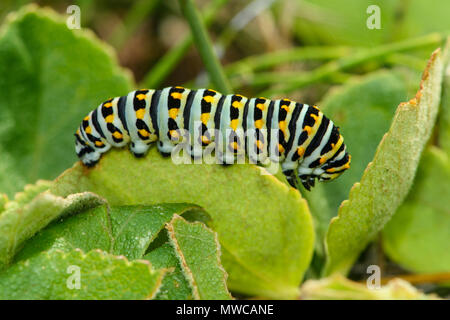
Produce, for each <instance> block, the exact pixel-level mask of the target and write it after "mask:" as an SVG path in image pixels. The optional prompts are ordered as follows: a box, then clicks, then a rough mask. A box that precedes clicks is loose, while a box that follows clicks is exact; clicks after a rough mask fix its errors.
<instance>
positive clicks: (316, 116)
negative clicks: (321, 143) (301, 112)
mask: <svg viewBox="0 0 450 320" xmlns="http://www.w3.org/2000/svg"><path fill="white" fill-rule="evenodd" d="M311 118H313V119H314V121H317V119H319V116H318V115H315V114H314V113H311Z"/></svg>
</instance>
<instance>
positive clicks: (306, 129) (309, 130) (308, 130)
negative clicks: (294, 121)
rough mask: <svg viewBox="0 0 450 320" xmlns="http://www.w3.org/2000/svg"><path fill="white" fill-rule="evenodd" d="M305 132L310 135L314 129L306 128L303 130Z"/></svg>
mask: <svg viewBox="0 0 450 320" xmlns="http://www.w3.org/2000/svg"><path fill="white" fill-rule="evenodd" d="M303 130H305V131H306V132H307V133H308V134H311V132H312V128H311V127H310V126H305V128H303Z"/></svg>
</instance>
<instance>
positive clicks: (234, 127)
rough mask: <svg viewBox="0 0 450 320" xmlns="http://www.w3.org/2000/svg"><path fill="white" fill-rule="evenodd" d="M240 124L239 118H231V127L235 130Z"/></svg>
mask: <svg viewBox="0 0 450 320" xmlns="http://www.w3.org/2000/svg"><path fill="white" fill-rule="evenodd" d="M238 124H239V119H234V120H231V123H230V127H231V128H232V129H233V130H234V131H236V129H237V126H238Z"/></svg>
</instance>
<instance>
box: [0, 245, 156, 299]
mask: <svg viewBox="0 0 450 320" xmlns="http://www.w3.org/2000/svg"><path fill="white" fill-rule="evenodd" d="M78 272H79V273H78ZM164 273H165V270H164V269H160V270H154V269H153V268H152V267H151V265H150V263H149V262H148V261H146V260H136V261H131V262H129V261H128V260H127V259H126V258H124V257H116V256H112V255H110V254H106V253H104V252H102V251H99V250H98V251H91V252H88V253H87V254H84V253H82V252H81V251H79V250H73V251H70V252H68V253H63V252H61V251H52V252H49V253H47V252H44V253H42V254H40V255H37V256H35V257H33V258H32V259H30V260H25V261H22V262H19V263H17V264H15V265H13V266H12V267H11V268H9V269H7V270H6V271H4V272H3V273H0V299H27V300H28V299H33V300H35V299H52V300H53V299H55V300H56V299H58V300H59V299H62V300H67V299H80V300H86V299H89V300H100V299H108V300H111V299H151V298H153V297H154V296H155V295H156V293H157V292H158V289H159V286H160V285H161V281H162V278H163V276H164ZM78 275H79V278H78V279H79V282H78V279H77V276H78ZM78 284H79V288H77V285H78Z"/></svg>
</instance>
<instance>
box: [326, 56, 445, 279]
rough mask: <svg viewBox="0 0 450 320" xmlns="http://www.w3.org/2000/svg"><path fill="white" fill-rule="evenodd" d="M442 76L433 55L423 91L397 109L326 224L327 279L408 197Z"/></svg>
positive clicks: (352, 257)
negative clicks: (369, 159)
mask: <svg viewBox="0 0 450 320" xmlns="http://www.w3.org/2000/svg"><path fill="white" fill-rule="evenodd" d="M442 75H443V61H442V57H441V54H440V51H436V52H435V53H434V54H433V55H432V57H431V59H430V62H429V65H428V67H427V69H426V70H425V71H424V77H423V81H422V83H421V90H420V91H419V92H418V94H417V95H416V97H415V98H414V99H412V100H410V101H409V102H407V103H401V104H400V105H399V107H398V108H397V111H396V114H395V116H394V120H393V122H392V124H391V127H390V129H389V131H388V132H387V133H386V135H385V136H384V137H383V139H382V141H381V143H380V145H379V146H378V148H377V151H376V153H375V157H374V159H373V161H372V162H371V163H370V164H369V165H368V166H367V168H366V170H365V172H364V174H363V177H362V178H361V181H360V182H358V183H356V184H355V185H354V186H353V188H352V189H351V190H350V195H349V199H348V200H345V201H344V202H343V203H342V204H341V206H340V208H339V213H338V217H337V218H333V219H332V221H331V223H330V227H329V229H328V233H327V236H326V248H327V252H328V260H327V266H326V270H325V273H326V274H331V273H334V272H338V271H341V272H346V271H348V270H349V268H350V267H351V265H352V264H353V262H354V261H355V260H356V258H357V257H358V254H359V253H360V252H361V251H362V250H363V249H364V247H365V246H366V245H367V244H368V243H369V241H371V240H372V239H373V237H374V236H375V235H376V234H377V233H378V232H379V231H380V230H381V229H382V228H383V227H384V225H385V224H386V223H387V222H388V221H389V219H390V218H391V217H392V215H393V214H394V213H395V211H396V209H397V208H398V207H399V206H400V204H401V203H402V202H403V200H404V198H405V197H406V195H407V194H408V191H409V189H410V188H411V185H412V182H413V178H414V175H415V172H416V168H417V166H418V163H419V160H420V156H421V153H422V150H423V148H424V145H425V144H426V142H427V141H428V140H429V138H430V135H431V131H432V128H433V126H434V122H435V119H436V116H437V113H438V108H439V103H440V96H441V83H442Z"/></svg>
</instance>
